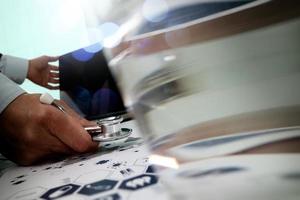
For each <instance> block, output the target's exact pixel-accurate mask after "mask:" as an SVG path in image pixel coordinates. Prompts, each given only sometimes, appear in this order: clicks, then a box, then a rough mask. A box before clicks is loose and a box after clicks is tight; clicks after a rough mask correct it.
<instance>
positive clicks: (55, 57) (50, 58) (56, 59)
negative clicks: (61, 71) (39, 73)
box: [46, 56, 59, 62]
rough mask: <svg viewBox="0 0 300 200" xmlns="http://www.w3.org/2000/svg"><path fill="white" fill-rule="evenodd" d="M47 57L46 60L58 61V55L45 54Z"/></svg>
mask: <svg viewBox="0 0 300 200" xmlns="http://www.w3.org/2000/svg"><path fill="white" fill-rule="evenodd" d="M46 57H47V59H48V62H55V61H58V59H59V56H46Z"/></svg>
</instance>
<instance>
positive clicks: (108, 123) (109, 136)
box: [89, 116, 132, 147]
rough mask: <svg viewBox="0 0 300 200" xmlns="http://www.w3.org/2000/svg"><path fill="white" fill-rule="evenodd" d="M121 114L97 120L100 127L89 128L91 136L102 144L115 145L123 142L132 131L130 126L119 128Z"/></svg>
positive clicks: (121, 119)
mask: <svg viewBox="0 0 300 200" xmlns="http://www.w3.org/2000/svg"><path fill="white" fill-rule="evenodd" d="M122 121H123V118H122V117H121V116H116V117H109V118H105V119H101V120H98V121H97V124H98V126H99V128H100V129H96V128H94V129H93V130H89V133H90V134H91V135H92V138H93V140H94V141H96V142H100V143H101V145H102V146H106V147H108V144H110V145H109V146H110V147H111V146H116V145H118V144H119V143H121V142H124V141H125V140H126V139H127V138H128V137H129V136H130V135H131V133H132V129H130V128H121V122H122Z"/></svg>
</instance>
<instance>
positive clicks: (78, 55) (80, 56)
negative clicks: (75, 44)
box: [72, 49, 94, 62]
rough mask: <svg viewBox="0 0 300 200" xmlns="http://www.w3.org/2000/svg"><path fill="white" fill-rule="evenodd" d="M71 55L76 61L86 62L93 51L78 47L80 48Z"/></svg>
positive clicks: (91, 56) (90, 57)
mask: <svg viewBox="0 0 300 200" xmlns="http://www.w3.org/2000/svg"><path fill="white" fill-rule="evenodd" d="M72 56H73V57H74V58H75V59H76V60H78V61H81V62H86V61H88V60H90V59H92V58H93V56H94V53H91V52H87V51H85V50H84V49H80V50H77V51H75V52H73V53H72Z"/></svg>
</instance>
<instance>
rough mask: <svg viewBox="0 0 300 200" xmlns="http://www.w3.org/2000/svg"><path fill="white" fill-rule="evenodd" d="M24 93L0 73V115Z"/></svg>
mask: <svg viewBox="0 0 300 200" xmlns="http://www.w3.org/2000/svg"><path fill="white" fill-rule="evenodd" d="M23 93H25V91H24V90H23V89H22V88H20V87H19V86H18V85H17V84H16V83H14V82H13V81H11V80H9V79H8V78H7V77H6V76H4V75H3V74H1V73H0V114H1V113H2V111H3V110H4V109H5V108H6V107H7V106H8V105H9V104H10V103H11V102H12V101H13V100H15V99H16V98H17V97H18V96H20V95H21V94H23Z"/></svg>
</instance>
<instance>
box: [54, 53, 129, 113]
mask: <svg viewBox="0 0 300 200" xmlns="http://www.w3.org/2000/svg"><path fill="white" fill-rule="evenodd" d="M59 66H60V90H61V92H60V96H61V99H62V100H64V101H66V103H67V104H69V105H70V106H71V107H72V108H73V109H75V110H76V111H77V112H79V113H80V114H81V115H82V116H84V117H86V118H88V119H97V118H104V117H109V116H113V115H118V114H124V113H125V112H126V109H125V107H124V103H123V101H122V98H121V95H120V93H119V90H118V87H117V86H116V83H115V81H114V79H113V77H112V75H111V73H110V70H109V68H108V65H107V62H106V59H105V57H104V55H103V52H102V51H98V52H96V53H91V52H88V51H86V50H85V49H79V50H77V51H74V52H71V53H68V54H66V55H63V56H61V57H60V59H59Z"/></svg>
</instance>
